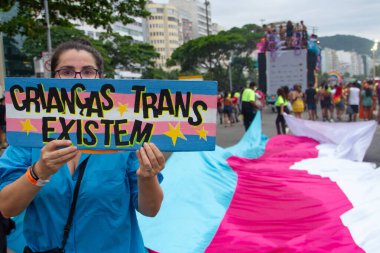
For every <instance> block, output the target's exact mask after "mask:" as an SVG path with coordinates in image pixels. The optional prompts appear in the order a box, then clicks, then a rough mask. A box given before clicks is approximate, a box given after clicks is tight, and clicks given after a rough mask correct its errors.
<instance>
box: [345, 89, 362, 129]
mask: <svg viewBox="0 0 380 253" xmlns="http://www.w3.org/2000/svg"><path fill="white" fill-rule="evenodd" d="M347 101H348V106H350V107H351V110H350V111H349V114H348V116H349V120H348V121H356V118H357V114H358V112H359V101H360V88H359V84H358V83H356V82H355V83H351V84H350V88H349V90H348V98H347Z"/></svg>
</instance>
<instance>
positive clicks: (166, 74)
mask: <svg viewBox="0 0 380 253" xmlns="http://www.w3.org/2000/svg"><path fill="white" fill-rule="evenodd" d="M178 76H179V70H172V71H165V70H163V69H162V68H154V67H150V68H146V69H145V70H144V72H143V74H142V78H143V79H160V80H177V79H178Z"/></svg>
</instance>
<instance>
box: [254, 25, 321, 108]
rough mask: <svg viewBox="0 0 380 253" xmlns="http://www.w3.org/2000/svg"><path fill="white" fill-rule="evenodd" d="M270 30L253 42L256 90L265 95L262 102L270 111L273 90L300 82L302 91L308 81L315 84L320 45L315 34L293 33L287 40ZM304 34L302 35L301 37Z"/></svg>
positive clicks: (275, 97)
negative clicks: (255, 56) (258, 40)
mask: <svg viewBox="0 0 380 253" xmlns="http://www.w3.org/2000/svg"><path fill="white" fill-rule="evenodd" d="M274 31H276V29H275V28H273V31H269V32H267V33H266V37H265V38H263V39H262V40H261V41H260V42H259V43H257V49H258V56H257V59H258V60H257V61H258V72H259V89H260V90H262V91H263V92H264V93H265V94H266V101H267V104H268V105H269V106H271V108H272V111H273V112H274V111H275V109H274V103H275V101H276V99H277V95H276V94H277V89H278V88H280V87H283V86H288V87H289V89H290V90H291V89H292V88H293V86H294V85H295V84H300V85H302V90H303V91H305V90H306V88H307V87H308V85H309V84H315V83H316V76H317V73H318V72H319V70H320V62H321V57H320V47H319V45H318V44H319V43H318V38H317V36H316V35H315V34H312V35H310V36H308V35H307V33H300V34H297V32H294V35H293V36H292V37H291V38H290V40H286V41H285V40H281V39H280V38H281V37H282V36H280V35H279V34H276V32H274ZM303 36H305V37H306V38H304V37H303Z"/></svg>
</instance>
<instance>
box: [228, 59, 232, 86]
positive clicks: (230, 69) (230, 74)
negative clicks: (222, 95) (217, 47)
mask: <svg viewBox="0 0 380 253" xmlns="http://www.w3.org/2000/svg"><path fill="white" fill-rule="evenodd" d="M228 76H229V79H230V91H231V92H232V55H231V58H230V60H229V61H228Z"/></svg>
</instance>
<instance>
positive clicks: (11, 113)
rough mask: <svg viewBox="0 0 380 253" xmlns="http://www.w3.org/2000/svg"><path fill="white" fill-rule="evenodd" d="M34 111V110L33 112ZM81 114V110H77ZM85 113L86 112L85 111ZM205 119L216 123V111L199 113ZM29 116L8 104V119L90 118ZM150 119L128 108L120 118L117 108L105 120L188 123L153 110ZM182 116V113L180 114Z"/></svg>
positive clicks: (210, 110) (37, 114) (82, 117)
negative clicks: (155, 116)
mask: <svg viewBox="0 0 380 253" xmlns="http://www.w3.org/2000/svg"><path fill="white" fill-rule="evenodd" d="M32 111H33V110H32ZM76 111H77V112H79V110H78V109H77V110H76ZM84 112H85V111H84ZM199 112H200V114H201V115H202V118H203V123H215V122H216V113H217V111H216V109H208V110H207V111H206V112H204V111H199ZM26 115H27V114H26V113H25V112H24V111H17V110H16V109H15V108H14V107H13V106H11V105H9V104H7V118H14V119H24V118H26V117H27V118H29V119H41V118H42V117H65V118H66V119H84V120H88V119H90V118H87V117H84V116H81V115H79V113H78V114H77V115H70V114H69V113H67V114H60V113H57V112H56V110H53V112H52V113H49V114H47V113H30V114H28V115H27V116H26ZM149 115H150V118H149V119H144V118H143V114H142V112H140V113H139V114H135V113H134V112H133V108H127V112H125V113H123V116H122V117H121V116H120V112H119V111H118V110H117V108H113V109H112V110H110V111H107V112H105V113H104V119H109V120H119V119H122V118H123V119H131V120H141V121H145V122H165V121H176V122H187V118H181V119H179V118H176V117H175V116H172V115H169V113H167V112H165V113H164V114H163V115H162V116H159V117H158V118H153V112H152V110H149ZM180 115H181V113H180ZM190 117H193V118H194V119H196V118H195V114H194V112H193V110H192V109H191V110H190ZM91 119H92V120H100V118H99V117H98V116H97V115H96V114H95V113H94V114H93V116H92V117H91Z"/></svg>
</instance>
